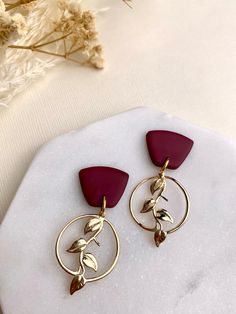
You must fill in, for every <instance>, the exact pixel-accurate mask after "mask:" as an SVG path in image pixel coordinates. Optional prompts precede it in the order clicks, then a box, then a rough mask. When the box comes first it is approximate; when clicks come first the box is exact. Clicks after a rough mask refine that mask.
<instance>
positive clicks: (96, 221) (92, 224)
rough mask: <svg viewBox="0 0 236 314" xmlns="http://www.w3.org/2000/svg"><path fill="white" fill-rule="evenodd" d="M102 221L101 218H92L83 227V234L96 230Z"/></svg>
mask: <svg viewBox="0 0 236 314" xmlns="http://www.w3.org/2000/svg"><path fill="white" fill-rule="evenodd" d="M102 224H103V221H102V219H101V218H92V219H91V220H89V222H88V223H87V224H86V225H85V227H84V234H86V233H88V232H93V231H97V230H99V229H100V228H101V227H102Z"/></svg>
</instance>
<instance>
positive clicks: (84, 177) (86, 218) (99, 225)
mask: <svg viewBox="0 0 236 314" xmlns="http://www.w3.org/2000/svg"><path fill="white" fill-rule="evenodd" d="M79 179H80V184H81V188H82V191H83V193H84V197H85V199H86V200H87V202H88V204H89V205H90V206H93V207H100V210H99V213H98V214H86V215H82V216H78V217H76V218H74V219H73V220H71V221H70V222H68V223H67V224H66V225H65V227H64V228H63V229H62V230H61V232H60V233H59V235H58V237H57V240H56V247H55V251H56V258H57V261H58V263H59V265H60V266H61V267H62V268H63V269H64V270H65V271H66V272H67V273H69V274H70V275H72V276H73V279H72V281H71V285H70V294H74V293H75V292H76V291H79V290H81V289H82V288H83V287H84V286H85V284H86V283H89V282H94V281H97V280H99V279H102V278H104V277H105V276H107V275H108V274H110V272H111V271H112V270H113V268H114V267H115V265H116V263H117V261H118V257H119V253H120V242H119V237H118V234H117V232H116V230H115V227H114V226H113V224H112V223H111V222H110V221H109V220H107V219H106V218H105V214H106V208H112V207H114V206H116V205H117V203H118V202H119V200H120V198H121V197H122V195H123V193H124V191H125V188H126V185H127V182H128V179H129V175H128V174H127V173H126V172H124V171H121V170H119V169H116V168H111V167H102V166H96V167H89V168H85V169H82V170H80V172H79ZM78 221H80V222H82V223H83V224H84V231H83V233H84V234H83V236H82V237H78V235H76V234H75V236H73V237H72V239H71V240H73V241H72V243H71V245H70V247H69V248H68V249H67V253H68V254H77V255H78V257H76V260H77V261H78V265H77V267H76V268H75V269H72V268H71V267H68V266H67V265H66V264H65V262H64V261H63V259H62V256H61V253H60V252H61V239H62V237H64V236H66V233H65V231H66V230H67V229H68V228H69V227H70V226H71V225H72V224H74V223H76V222H78ZM104 225H106V226H107V228H106V232H110V233H111V234H112V235H113V237H114V243H115V246H116V247H115V253H114V256H113V259H112V261H111V262H110V263H108V264H107V265H110V266H108V268H107V269H105V270H104V269H103V267H101V265H99V261H98V260H97V258H96V256H95V254H94V253H92V252H91V251H92V248H93V247H90V248H89V246H90V244H91V243H95V244H97V245H98V246H100V242H99V235H100V233H102V232H105V231H104V230H103V229H104V228H103V227H104ZM75 230H76V229H75ZM67 242H68V241H67ZM93 250H94V249H93ZM89 269H90V270H92V271H94V272H95V273H96V274H95V275H90V274H89V273H88V274H87V270H89Z"/></svg>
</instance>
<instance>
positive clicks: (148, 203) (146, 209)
mask: <svg viewBox="0 0 236 314" xmlns="http://www.w3.org/2000/svg"><path fill="white" fill-rule="evenodd" d="M155 206H156V200H154V199H153V198H151V199H149V200H147V201H145V203H144V204H143V208H142V209H141V211H140V213H147V212H149V211H150V210H152V209H153V208H154V207H155Z"/></svg>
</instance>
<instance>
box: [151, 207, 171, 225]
mask: <svg viewBox="0 0 236 314" xmlns="http://www.w3.org/2000/svg"><path fill="white" fill-rule="evenodd" d="M155 217H156V218H158V219H160V220H163V221H168V222H171V223H173V218H172V216H171V214H170V213H169V212H168V211H167V210H166V209H160V210H158V211H157V212H156V213H155Z"/></svg>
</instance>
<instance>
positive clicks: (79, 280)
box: [70, 276, 86, 295]
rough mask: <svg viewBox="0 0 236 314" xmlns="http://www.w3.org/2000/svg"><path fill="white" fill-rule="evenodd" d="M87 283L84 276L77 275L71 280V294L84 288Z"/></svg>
mask: <svg viewBox="0 0 236 314" xmlns="http://www.w3.org/2000/svg"><path fill="white" fill-rule="evenodd" d="M85 283H86V282H85V279H84V277H83V276H75V277H74V278H73V279H72V281H71V285H70V294H71V295H72V294H73V293H74V292H75V291H78V290H80V289H82V288H83V286H84V285H85Z"/></svg>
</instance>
